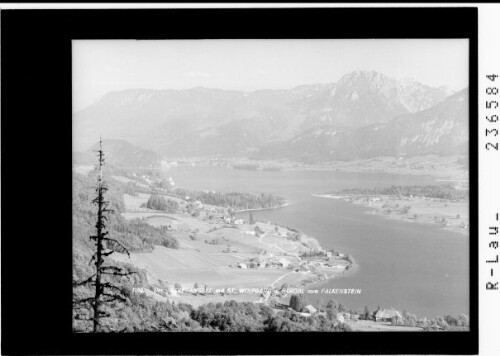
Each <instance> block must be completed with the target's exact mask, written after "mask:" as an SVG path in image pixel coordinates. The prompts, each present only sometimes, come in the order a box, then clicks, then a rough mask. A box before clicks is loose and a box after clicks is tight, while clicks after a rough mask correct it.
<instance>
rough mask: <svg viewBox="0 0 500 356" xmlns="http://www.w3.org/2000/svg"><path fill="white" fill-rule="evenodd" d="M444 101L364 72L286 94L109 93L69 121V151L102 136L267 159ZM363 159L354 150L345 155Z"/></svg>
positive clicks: (414, 85) (154, 147)
mask: <svg viewBox="0 0 500 356" xmlns="http://www.w3.org/2000/svg"><path fill="white" fill-rule="evenodd" d="M448 94H449V90H448V89H446V88H445V87H440V88H434V87H429V86H426V85H424V84H421V83H418V82H416V81H413V80H411V79H410V80H409V79H405V80H400V81H398V80H395V79H391V78H389V77H387V76H385V75H383V74H381V73H378V72H374V71H363V70H361V71H355V72H352V73H348V74H346V75H344V76H343V77H342V78H341V79H340V80H339V81H338V82H337V83H330V84H316V85H301V86H298V87H295V88H292V89H289V90H259V91H254V92H243V91H236V90H221V89H208V88H200V87H198V88H193V89H187V90H150V89H134V90H125V91H120V92H111V93H108V94H106V95H104V96H103V97H102V98H101V99H100V100H99V101H98V102H96V103H94V104H93V105H91V106H89V107H88V108H86V109H84V110H81V111H79V112H76V113H75V114H74V117H73V119H74V120H73V123H74V130H75V133H76V134H75V139H74V145H75V148H76V150H77V151H82V150H84V149H86V148H87V147H88V146H90V145H91V144H93V143H94V142H95V141H96V140H95V137H98V135H99V133H102V134H103V135H104V136H105V137H114V138H118V139H124V140H126V141H128V142H130V143H131V144H133V145H138V146H140V147H144V148H145V149H147V150H150V151H153V152H156V153H157V154H158V155H159V156H162V157H193V156H209V155H211V156H213V155H217V156H221V157H235V156H239V157H262V158H266V157H271V156H273V155H267V154H266V152H269V147H275V148H276V147H280V144H287V142H289V141H290V140H294V139H295V138H298V137H301V136H303V135H305V136H304V137H306V136H307V135H308V134H310V133H312V132H315V130H319V129H322V128H328V129H331V130H336V131H339V132H340V131H341V132H350V130H353V129H361V128H365V127H368V126H370V125H375V124H384V123H387V122H389V121H391V120H393V119H395V118H397V117H401V116H405V115H412V114H415V113H417V112H420V111H424V110H426V109H429V108H432V107H434V106H436V105H437V104H439V103H441V102H443V101H444V100H445V98H446V97H447V96H448ZM303 142H306V141H303ZM311 144H312V143H311ZM408 147H410V146H408ZM311 150H312V151H314V149H313V148H312V147H304V151H311ZM361 151H362V150H361ZM362 154H364V153H363V152H358V150H357V149H354V148H352V149H351V152H350V153H349V152H345V155H344V156H345V157H357V156H359V155H362ZM313 155H314V154H313ZM289 156H291V155H289ZM334 156H335V155H334ZM338 156H342V155H341V154H338ZM289 158H291V159H296V155H293V156H292V157H289Z"/></svg>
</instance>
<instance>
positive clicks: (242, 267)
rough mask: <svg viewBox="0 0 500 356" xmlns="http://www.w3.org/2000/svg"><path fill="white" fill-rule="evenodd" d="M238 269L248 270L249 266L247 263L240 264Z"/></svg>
mask: <svg viewBox="0 0 500 356" xmlns="http://www.w3.org/2000/svg"><path fill="white" fill-rule="evenodd" d="M238 267H239V268H241V269H246V268H247V265H246V263H243V262H239V263H238Z"/></svg>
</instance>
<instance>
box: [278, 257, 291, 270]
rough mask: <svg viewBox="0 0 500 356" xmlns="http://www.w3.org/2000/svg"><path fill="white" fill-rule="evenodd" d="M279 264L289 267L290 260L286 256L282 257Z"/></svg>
mask: <svg viewBox="0 0 500 356" xmlns="http://www.w3.org/2000/svg"><path fill="white" fill-rule="evenodd" d="M278 265H279V266H281V267H284V268H287V267H288V266H289V265H290V261H288V260H287V259H286V258H280V259H279V260H278Z"/></svg>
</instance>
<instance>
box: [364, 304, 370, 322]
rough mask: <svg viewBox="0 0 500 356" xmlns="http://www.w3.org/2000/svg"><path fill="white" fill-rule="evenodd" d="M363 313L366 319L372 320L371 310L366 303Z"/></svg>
mask: <svg viewBox="0 0 500 356" xmlns="http://www.w3.org/2000/svg"><path fill="white" fill-rule="evenodd" d="M363 315H364V319H365V320H370V310H369V309H368V306H367V305H365V310H364V311H363Z"/></svg>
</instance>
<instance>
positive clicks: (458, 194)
mask: <svg viewBox="0 0 500 356" xmlns="http://www.w3.org/2000/svg"><path fill="white" fill-rule="evenodd" d="M329 194H365V195H367V194H370V195H371V194H373V195H392V196H402V197H409V196H415V197H426V198H436V199H446V200H450V201H461V202H463V201H468V199H469V191H468V190H465V189H456V188H455V187H454V186H453V185H452V184H442V185H406V186H400V185H393V186H391V187H387V188H349V189H341V190H340V191H336V192H331V193H329Z"/></svg>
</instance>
